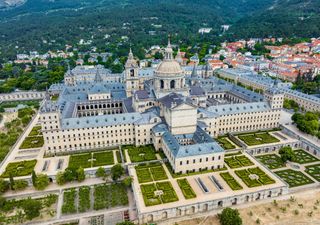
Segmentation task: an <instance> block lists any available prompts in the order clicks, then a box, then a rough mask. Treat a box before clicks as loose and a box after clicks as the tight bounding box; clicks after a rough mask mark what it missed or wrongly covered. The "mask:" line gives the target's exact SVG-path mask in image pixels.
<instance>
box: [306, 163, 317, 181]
mask: <svg viewBox="0 0 320 225" xmlns="http://www.w3.org/2000/svg"><path fill="white" fill-rule="evenodd" d="M306 172H307V173H308V174H309V175H311V176H312V177H313V178H314V179H316V180H317V181H319V182H320V164H317V165H312V166H306Z"/></svg>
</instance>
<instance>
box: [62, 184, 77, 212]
mask: <svg viewBox="0 0 320 225" xmlns="http://www.w3.org/2000/svg"><path fill="white" fill-rule="evenodd" d="M76 192H77V191H76V189H75V188H71V189H67V190H65V191H64V192H63V204H62V208H61V212H62V213H63V214H71V213H76V212H77V208H76V203H75V202H76V194H77V193H76Z"/></svg>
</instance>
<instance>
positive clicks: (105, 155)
mask: <svg viewBox="0 0 320 225" xmlns="http://www.w3.org/2000/svg"><path fill="white" fill-rule="evenodd" d="M113 164H114V156H113V150H109V151H101V152H88V153H81V154H74V155H71V156H70V158H69V165H68V167H69V168H79V167H82V168H91V167H99V166H107V165H113Z"/></svg>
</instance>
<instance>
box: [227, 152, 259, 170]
mask: <svg viewBox="0 0 320 225" xmlns="http://www.w3.org/2000/svg"><path fill="white" fill-rule="evenodd" d="M224 162H225V163H226V164H227V165H228V166H229V167H230V168H231V169H235V168H241V167H246V166H252V165H254V163H253V162H251V160H250V159H249V158H248V157H247V156H245V155H236V156H229V157H225V158H224Z"/></svg>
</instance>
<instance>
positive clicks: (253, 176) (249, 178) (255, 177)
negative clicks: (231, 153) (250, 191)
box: [235, 167, 275, 188]
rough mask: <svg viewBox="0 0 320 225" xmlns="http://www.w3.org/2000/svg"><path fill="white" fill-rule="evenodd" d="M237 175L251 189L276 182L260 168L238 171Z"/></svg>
mask: <svg viewBox="0 0 320 225" xmlns="http://www.w3.org/2000/svg"><path fill="white" fill-rule="evenodd" d="M235 174H237V176H238V177H239V178H240V179H241V180H242V181H243V182H244V183H245V184H246V185H247V186H248V187H249V188H252V187H258V186H261V185H268V184H273V183H275V181H274V180H273V179H272V178H271V177H269V176H268V175H267V174H266V173H265V172H263V171H262V170H261V169H260V168H259V167H255V168H249V169H244V170H236V171H235Z"/></svg>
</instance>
